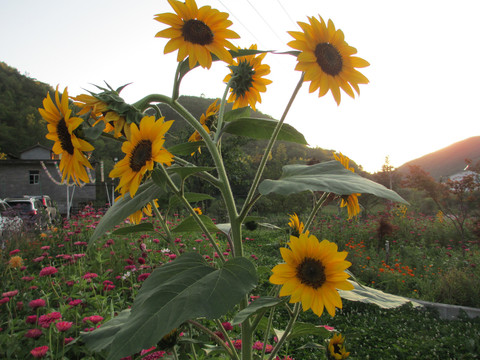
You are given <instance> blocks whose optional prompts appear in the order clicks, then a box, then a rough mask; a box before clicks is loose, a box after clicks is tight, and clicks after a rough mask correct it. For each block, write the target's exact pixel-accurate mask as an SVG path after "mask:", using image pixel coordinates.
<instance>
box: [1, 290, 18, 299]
mask: <svg viewBox="0 0 480 360" xmlns="http://www.w3.org/2000/svg"><path fill="white" fill-rule="evenodd" d="M17 294H18V290H12V291H7V292H4V293H3V294H2V296H4V297H5V296H6V297H9V298H11V297H14V296H15V295H17Z"/></svg>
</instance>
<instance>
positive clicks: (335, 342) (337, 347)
mask: <svg viewBox="0 0 480 360" xmlns="http://www.w3.org/2000/svg"><path fill="white" fill-rule="evenodd" d="M344 343H345V338H344V337H343V336H342V335H341V334H335V335H333V337H332V338H331V339H330V340H329V341H328V346H327V349H326V350H327V358H328V359H329V360H342V359H346V358H348V356H349V355H350V353H349V352H347V350H346V349H345V345H344Z"/></svg>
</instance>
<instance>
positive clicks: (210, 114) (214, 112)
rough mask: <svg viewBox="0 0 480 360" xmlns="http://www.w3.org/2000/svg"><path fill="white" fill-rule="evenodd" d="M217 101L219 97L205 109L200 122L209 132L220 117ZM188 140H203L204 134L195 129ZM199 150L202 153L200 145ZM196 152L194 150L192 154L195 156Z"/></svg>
mask: <svg viewBox="0 0 480 360" xmlns="http://www.w3.org/2000/svg"><path fill="white" fill-rule="evenodd" d="M217 102H218V99H216V100H215V101H214V102H213V103H211V104H210V106H209V107H208V109H207V111H205V113H204V114H202V116H200V124H201V125H202V127H203V129H204V130H205V131H206V132H207V133H210V129H212V128H213V126H214V125H215V122H216V121H217V118H218V112H219V110H220V105H217ZM188 141H189V142H197V141H202V136H201V135H200V133H199V132H198V131H196V130H195V132H194V133H193V134H192V135H191V136H190V138H189V139H188ZM198 152H199V153H201V148H200V147H198ZM194 154H195V152H193V153H192V154H191V155H192V156H193V155H194Z"/></svg>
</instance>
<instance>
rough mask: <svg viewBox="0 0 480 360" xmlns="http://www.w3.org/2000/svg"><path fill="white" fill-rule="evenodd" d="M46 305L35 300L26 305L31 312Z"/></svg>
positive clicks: (42, 301) (39, 300)
mask: <svg viewBox="0 0 480 360" xmlns="http://www.w3.org/2000/svg"><path fill="white" fill-rule="evenodd" d="M46 305H47V303H46V302H45V300H43V299H35V300H32V301H30V302H29V303H28V306H30V307H31V308H32V309H33V310H35V309H36V308H39V307H43V306H46Z"/></svg>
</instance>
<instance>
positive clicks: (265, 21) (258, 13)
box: [247, 0, 284, 43]
mask: <svg viewBox="0 0 480 360" xmlns="http://www.w3.org/2000/svg"><path fill="white" fill-rule="evenodd" d="M247 3H248V4H249V5H250V6H251V7H252V9H253V10H255V12H256V13H257V15H258V16H260V18H261V19H262V21H263V22H264V23H265V24H266V25H267V26H268V27H269V29H270V30H271V31H272V33H273V34H274V35H275V37H276V38H277V39H278V40H279V41H280V42H281V43H283V42H284V41H283V40H282V39H280V37H279V36H278V35H277V32H276V31H275V29H274V28H272V27H271V26H270V24H269V23H268V22H267V20H265V18H264V17H263V15H262V14H261V13H260V12H259V11H258V10H257V9H256V8H255V7H254V6H253V5H252V3H251V2H250V0H247Z"/></svg>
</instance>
